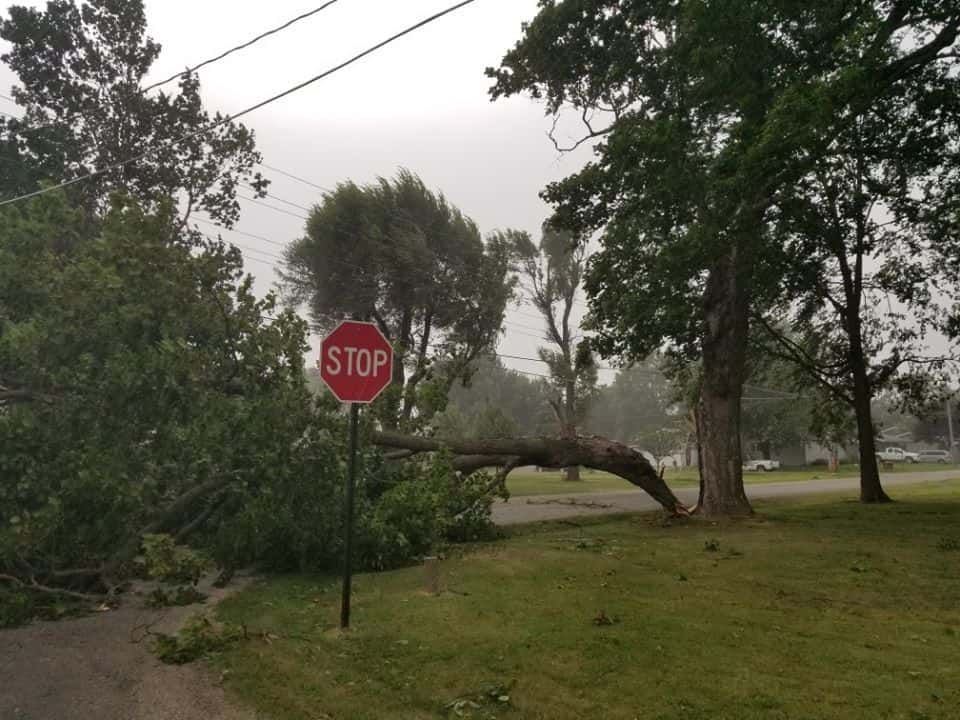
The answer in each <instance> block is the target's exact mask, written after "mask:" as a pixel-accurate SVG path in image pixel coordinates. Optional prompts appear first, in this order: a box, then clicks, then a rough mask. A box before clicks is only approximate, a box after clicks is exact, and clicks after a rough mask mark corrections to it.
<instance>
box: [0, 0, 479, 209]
mask: <svg viewBox="0 0 960 720" xmlns="http://www.w3.org/2000/svg"><path fill="white" fill-rule="evenodd" d="M474 2H476V0H462V2H459V3H457V4H455V5H451V6H450V7H448V8H446V9H445V10H441V11H440V12H437V13H434V14H433V15H431V16H429V17H427V18H424V19H423V20H421V21H420V22H417V23H414V24H413V25H411V26H409V27H407V28H405V29H404V30H401V31H400V32H398V33H395V34H393V35H391V36H390V37H388V38H387V39H386V40H381V41H380V42H379V43H377V44H376V45H372V46H370V47H369V48H367V49H366V50H364V51H362V52H359V53H357V54H356V55H354V56H353V57H351V58H349V59H348V60H345V61H343V62H342V63H340V64H338V65H334V66H333V67H332V68H329V69H328V70H325V71H323V72H322V73H320V74H319V75H314V76H313V77H312V78H309V79H307V80H304V81H303V82H302V83H299V84H297V85H294V86H292V87H290V88H287V89H286V90H283V91H282V92H279V93H277V94H276V95H273V96H271V97H269V98H267V99H266V100H261V101H260V102H258V103H256V104H254V105H251V106H249V107H247V108H244V109H243V110H241V111H240V112H237V113H235V114H233V115H227V116H225V117H223V118H221V119H220V120H218V121H217V122H215V123H213V124H211V125H210V126H209V127H207V128H202V129H200V130H194V131H192V132H189V133H186V134H185V135H181V136H180V137H179V138H175V139H174V140H172V141H171V143H170V144H171V146H173V145H178V144H180V143H182V142H184V141H186V140H191V139H193V138H195V137H197V136H198V135H202V134H205V133H208V132H210V131H212V130H216V129H217V128H218V127H221V126H223V125H226V124H227V123H230V122H232V121H234V120H236V119H237V118H241V117H243V116H244V115H249V114H250V113H252V112H254V111H255V110H259V109H261V108H263V107H266V106H267V105H270V104H271V103H274V102H276V101H277V100H281V99H282V98H285V97H287V96H288V95H292V94H293V93H295V92H298V91H300V90H302V89H303V88H305V87H307V86H309V85H312V84H314V83H315V82H318V81H319V80H322V79H324V78H326V77H328V76H330V75H333V74H334V73H336V72H339V71H340V70H343V69H344V68H346V67H348V66H349V65H352V64H354V63H355V62H357V61H358V60H361V59H363V58H365V57H366V56H367V55H370V54H372V53H374V52H376V51H377V50H380V49H381V48H383V47H385V46H387V45H389V44H391V43H393V42H395V41H397V40H399V39H400V38H402V37H404V36H405V35H409V34H410V33H412V32H414V31H416V30H419V29H420V28H422V27H424V26H425V25H429V24H430V23H432V22H435V21H437V20H439V19H440V18H442V17H444V16H446V15H449V14H450V13H452V12H455V11H456V10H459V9H460V8H462V7H465V6H467V5H470V4H472V3H474ZM153 152H155V151H154V150H152V149H147V150H144V151H143V152H141V153H138V154H137V155H134V156H133V157H131V158H128V159H126V160H121V161H119V162H116V163H113V164H111V165H108V166H107V167H105V168H100V169H99V170H94V171H93V172H90V173H87V174H86V175H79V176H77V177H75V178H72V179H70V180H65V181H64V182H61V183H59V184H57V185H50V186H48V187H45V188H41V189H39V190H34V191H33V192H29V193H25V194H23V195H18V196H16V197H12V198H8V199H6V200H0V207H3V206H4V205H9V204H11V203H15V202H20V201H21V200H27V199H29V198H32V197H36V196H38V195H45V194H47V193H50V192H54V191H56V190H60V189H62V188H65V187H68V186H70V185H76V184H77V183H80V182H83V181H84V180H89V179H90V178H92V177H96V176H97V175H102V174H104V173H107V172H110V171H111V170H117V169H119V168H121V167H124V166H125V165H129V164H130V163H132V162H137V161H138V160H142V159H143V158H145V157H148V156H149V155H151V154H152V153H153Z"/></svg>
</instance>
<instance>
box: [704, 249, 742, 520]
mask: <svg viewBox="0 0 960 720" xmlns="http://www.w3.org/2000/svg"><path fill="white" fill-rule="evenodd" d="M738 265H739V263H738V258H737V248H736V246H735V245H731V247H730V249H729V250H728V252H727V253H726V254H725V255H724V256H723V257H721V258H720V259H719V260H718V261H717V262H716V264H715V265H714V267H713V268H711V270H710V274H709V276H708V277H707V286H706V291H705V293H704V316H705V320H706V323H705V324H706V327H705V332H704V338H703V387H702V389H701V393H700V403H699V412H698V420H699V426H700V440H701V462H702V465H701V470H700V473H701V478H702V481H703V493H702V498H701V503H700V505H699V508H698V509H699V511H700V512H701V513H702V514H704V515H706V516H708V517H719V516H730V515H750V514H752V513H753V508H752V507H750V502H749V501H748V500H747V494H746V492H745V491H744V488H743V468H742V465H743V459H742V457H741V449H740V399H741V396H742V394H743V393H742V391H743V380H744V375H745V369H746V345H747V328H748V321H747V316H748V311H749V307H748V303H749V297H748V293H747V291H746V288H744V287H743V282H742V280H741V278H740V277H738Z"/></svg>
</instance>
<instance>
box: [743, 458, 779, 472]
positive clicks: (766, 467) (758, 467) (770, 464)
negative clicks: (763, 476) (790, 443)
mask: <svg viewBox="0 0 960 720" xmlns="http://www.w3.org/2000/svg"><path fill="white" fill-rule="evenodd" d="M743 469H744V471H745V472H770V471H771V470H779V469H780V461H779V460H747V462H745V463H744V464H743Z"/></svg>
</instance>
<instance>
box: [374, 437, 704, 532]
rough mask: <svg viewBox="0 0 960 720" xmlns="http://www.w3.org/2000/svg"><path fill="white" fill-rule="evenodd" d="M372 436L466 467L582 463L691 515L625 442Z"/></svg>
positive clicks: (379, 442) (378, 442) (392, 445)
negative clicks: (444, 455)
mask: <svg viewBox="0 0 960 720" xmlns="http://www.w3.org/2000/svg"><path fill="white" fill-rule="evenodd" d="M371 439H372V442H373V443H374V444H375V445H380V446H381V447H389V448H400V449H403V450H409V451H411V453H418V452H435V451H438V450H448V451H450V452H453V453H455V454H456V455H457V456H458V457H455V458H454V459H453V465H454V467H455V468H457V469H460V470H462V471H464V472H471V471H473V470H477V469H479V468H481V467H492V466H504V465H507V464H508V463H509V464H510V465H512V466H515V467H517V466H520V465H538V466H540V467H548V468H564V467H570V466H571V465H578V466H579V465H583V466H585V467H589V468H593V469H595V470H603V471H605V472H609V473H612V474H613V475H617V476H619V477H622V478H623V479H624V480H626V481H627V482H629V483H631V484H633V485H636V486H637V487H639V488H641V489H643V490H644V491H646V493H647V494H648V495H650V497H652V498H653V499H654V500H656V501H657V502H659V503H660V504H661V505H662V506H663V507H664V509H666V510H667V511H668V512H670V513H672V514H674V515H687V514H689V513H688V511H687V509H686V507H685V506H684V505H683V504H682V503H681V502H680V500H678V499H677V497H676V495H674V494H673V492H672V491H671V490H670V488H669V487H667V484H666V483H665V482H664V481H663V479H662V478H661V477H660V476H659V475H658V474H657V471H656V470H655V469H654V468H653V466H652V465H650V463H649V462H647V460H646V458H644V457H643V455H641V454H640V453H638V452H636V451H635V450H631V449H630V448H628V447H627V446H626V445H621V444H620V443H616V442H613V441H611V440H607V439H605V438H599V437H575V438H516V439H489V440H448V439H444V440H436V439H433V438H423V437H414V436H410V435H402V434H399V433H393V432H375V433H373V436H372V438H371ZM484 458H486V462H485V461H484Z"/></svg>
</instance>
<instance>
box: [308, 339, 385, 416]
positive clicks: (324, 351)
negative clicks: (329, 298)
mask: <svg viewBox="0 0 960 720" xmlns="http://www.w3.org/2000/svg"><path fill="white" fill-rule="evenodd" d="M317 365H318V366H319V368H320V377H321V378H323V381H324V382H325V383H326V384H327V387H328V388H330V390H331V391H332V392H333V394H334V395H336V396H337V399H339V400H340V402H345V403H371V402H373V401H374V400H375V399H376V397H377V395H379V394H380V393H381V392H383V390H384V389H385V388H386V387H387V385H389V384H390V379H391V377H392V376H393V347H392V346H391V345H390V343H389V341H388V340H387V339H386V338H385V337H384V336H383V333H382V332H380V328H378V327H377V326H376V325H374V324H373V323H366V322H358V321H356V320H344V321H343V322H342V323H340V324H339V325H337V327H336V328H335V329H334V331H333V332H332V333H330V334H329V335H327V336H326V337H325V338H324V339H323V341H322V342H321V343H320V360H319V361H318V362H317Z"/></svg>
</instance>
